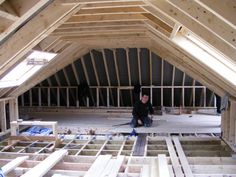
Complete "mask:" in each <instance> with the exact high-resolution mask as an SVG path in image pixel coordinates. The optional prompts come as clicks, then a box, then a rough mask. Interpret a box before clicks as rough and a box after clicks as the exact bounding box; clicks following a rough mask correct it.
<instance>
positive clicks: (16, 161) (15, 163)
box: [1, 156, 29, 175]
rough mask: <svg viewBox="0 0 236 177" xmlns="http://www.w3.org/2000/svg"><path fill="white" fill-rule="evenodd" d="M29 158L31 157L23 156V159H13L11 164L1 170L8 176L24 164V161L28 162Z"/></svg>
mask: <svg viewBox="0 0 236 177" xmlns="http://www.w3.org/2000/svg"><path fill="white" fill-rule="evenodd" d="M28 158H29V156H22V157H17V158H15V159H13V160H12V161H11V162H9V163H7V164H6V165H4V166H3V167H1V170H2V172H3V174H4V175H7V174H8V173H9V172H11V171H12V170H14V169H15V168H16V167H17V166H19V165H20V164H22V163H23V162H24V161H26V160H27V159H28Z"/></svg>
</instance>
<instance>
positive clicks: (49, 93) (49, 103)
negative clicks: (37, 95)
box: [48, 88, 51, 106]
mask: <svg viewBox="0 0 236 177" xmlns="http://www.w3.org/2000/svg"><path fill="white" fill-rule="evenodd" d="M48 106H51V92H50V88H48Z"/></svg>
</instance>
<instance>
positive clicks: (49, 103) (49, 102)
mask: <svg viewBox="0 0 236 177" xmlns="http://www.w3.org/2000/svg"><path fill="white" fill-rule="evenodd" d="M47 82H48V85H49V86H50V87H52V82H51V80H50V78H47ZM58 85H59V84H58ZM47 92H48V106H51V92H50V89H48V90H47ZM52 93H53V95H54V96H55V97H57V94H56V93H55V91H54V90H52Z"/></svg>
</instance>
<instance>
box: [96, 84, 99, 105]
mask: <svg viewBox="0 0 236 177" xmlns="http://www.w3.org/2000/svg"><path fill="white" fill-rule="evenodd" d="M96 99H97V107H99V88H96Z"/></svg>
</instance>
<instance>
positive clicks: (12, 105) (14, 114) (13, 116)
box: [9, 98, 19, 121]
mask: <svg viewBox="0 0 236 177" xmlns="http://www.w3.org/2000/svg"><path fill="white" fill-rule="evenodd" d="M9 111H10V121H15V120H17V119H19V112H18V99H17V98H14V99H11V100H9Z"/></svg>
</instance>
